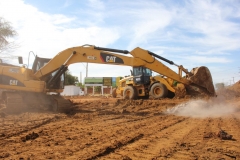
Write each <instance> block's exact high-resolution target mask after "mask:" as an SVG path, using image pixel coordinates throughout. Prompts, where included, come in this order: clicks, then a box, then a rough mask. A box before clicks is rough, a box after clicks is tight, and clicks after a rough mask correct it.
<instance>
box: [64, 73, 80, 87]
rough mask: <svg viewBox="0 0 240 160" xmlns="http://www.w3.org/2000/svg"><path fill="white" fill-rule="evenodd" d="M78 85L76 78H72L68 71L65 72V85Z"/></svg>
mask: <svg viewBox="0 0 240 160" xmlns="http://www.w3.org/2000/svg"><path fill="white" fill-rule="evenodd" d="M77 83H78V77H76V76H73V75H72V74H71V73H70V71H66V72H65V85H76V84H77Z"/></svg>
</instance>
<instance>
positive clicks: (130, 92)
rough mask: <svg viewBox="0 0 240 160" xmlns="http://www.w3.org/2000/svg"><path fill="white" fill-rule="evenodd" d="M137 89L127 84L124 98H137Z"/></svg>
mask: <svg viewBox="0 0 240 160" xmlns="http://www.w3.org/2000/svg"><path fill="white" fill-rule="evenodd" d="M136 97H137V91H136V89H135V88H134V87H133V86H127V87H126V88H125V89H124V91H123V99H136Z"/></svg>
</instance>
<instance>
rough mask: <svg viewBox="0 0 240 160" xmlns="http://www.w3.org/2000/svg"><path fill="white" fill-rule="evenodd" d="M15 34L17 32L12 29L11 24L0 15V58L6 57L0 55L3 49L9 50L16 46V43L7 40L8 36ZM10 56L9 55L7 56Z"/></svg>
mask: <svg viewBox="0 0 240 160" xmlns="http://www.w3.org/2000/svg"><path fill="white" fill-rule="evenodd" d="M16 35H17V32H16V31H15V30H14V29H13V27H12V26H11V24H10V23H9V22H8V21H6V20H5V19H4V18H2V17H0V55H1V58H4V57H6V55H4V56H3V55H2V53H3V52H4V51H10V50H12V49H15V48H16V47H17V45H16V44H14V43H13V42H10V41H9V38H11V37H14V36H16ZM9 58H11V57H9Z"/></svg>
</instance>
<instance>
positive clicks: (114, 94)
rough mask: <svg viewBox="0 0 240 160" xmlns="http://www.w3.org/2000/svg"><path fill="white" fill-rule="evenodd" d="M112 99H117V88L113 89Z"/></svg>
mask: <svg viewBox="0 0 240 160" xmlns="http://www.w3.org/2000/svg"><path fill="white" fill-rule="evenodd" d="M112 97H113V98H116V97H117V89H116V88H113V90H112Z"/></svg>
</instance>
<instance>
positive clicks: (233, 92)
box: [217, 81, 240, 99]
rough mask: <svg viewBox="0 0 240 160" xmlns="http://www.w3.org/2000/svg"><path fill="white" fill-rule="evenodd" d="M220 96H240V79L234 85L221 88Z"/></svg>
mask: <svg viewBox="0 0 240 160" xmlns="http://www.w3.org/2000/svg"><path fill="white" fill-rule="evenodd" d="M217 95H218V96H223V97H225V98H227V99H231V98H236V97H240V81H238V82H236V83H235V84H234V85H232V86H229V87H226V88H223V89H219V90H218V91H217Z"/></svg>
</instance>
